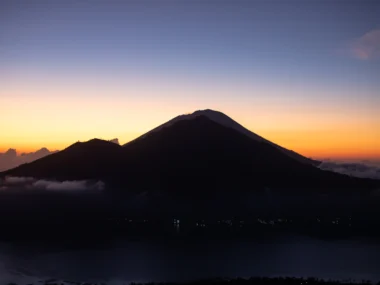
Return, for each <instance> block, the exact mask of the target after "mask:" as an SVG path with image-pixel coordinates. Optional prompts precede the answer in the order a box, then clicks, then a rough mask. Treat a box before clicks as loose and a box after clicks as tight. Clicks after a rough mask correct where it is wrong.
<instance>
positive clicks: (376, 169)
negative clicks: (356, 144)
mask: <svg viewBox="0 0 380 285" xmlns="http://www.w3.org/2000/svg"><path fill="white" fill-rule="evenodd" d="M319 168H320V169H322V170H329V171H334V172H337V173H341V174H346V175H350V176H354V177H360V178H372V179H380V166H376V165H374V164H370V163H361V162H335V161H323V162H322V163H321V164H320V165H319Z"/></svg>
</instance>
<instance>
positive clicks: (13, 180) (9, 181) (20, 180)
mask: <svg viewBox="0 0 380 285" xmlns="http://www.w3.org/2000/svg"><path fill="white" fill-rule="evenodd" d="M33 181H34V178H32V177H16V176H7V177H5V179H4V184H5V185H15V184H28V183H31V182H33Z"/></svg>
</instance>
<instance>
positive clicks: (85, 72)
mask: <svg viewBox="0 0 380 285" xmlns="http://www.w3.org/2000/svg"><path fill="white" fill-rule="evenodd" d="M379 15H380V2H379V1H365V0H361V1H359V0H357V1H350V0H347V1H340V0H337V1H312V0H311V1H283V0H278V1H270V0H269V1H239V0H234V1H217V0H210V1H207V0H205V1H195V0H194V1H184V0H176V1H164V0H150V1H145V0H141V1H132V0H128V1H114V0H107V1H106V0H103V1H98V0H91V1H89V0H83V1H71V0H67V1H42V0H41V1H39V0H31V1H19V0H0V152H5V151H6V150H7V149H8V148H16V149H17V151H18V152H29V151H36V150H37V149H40V148H41V147H47V148H49V149H63V148H65V147H67V146H69V145H70V144H72V143H74V142H76V141H78V140H79V141H85V140H89V139H91V138H94V137H97V138H103V139H107V140H109V139H113V138H119V141H120V142H121V143H126V142H128V141H130V140H132V139H134V138H136V137H137V136H139V135H142V134H143V133H145V132H147V131H149V130H150V129H152V128H154V127H156V126H157V125H160V124H162V123H164V122H166V121H168V120H169V119H171V118H173V117H175V116H177V115H180V114H185V113H191V112H193V111H195V110H199V109H214V110H218V111H221V112H223V113H225V114H227V115H228V116H230V117H231V118H233V119H234V120H236V121H238V122H239V123H240V124H242V125H244V126H245V127H246V128H248V129H250V130H251V131H253V132H255V133H257V134H259V135H261V136H263V137H265V138H267V139H269V140H271V141H273V142H275V143H277V144H280V145H282V146H284V147H286V148H289V149H292V150H294V151H297V152H299V153H301V154H303V155H305V156H308V157H314V158H344V159H351V158H358V159H368V160H372V159H374V160H375V159H377V160H379V159H380V17H379Z"/></svg>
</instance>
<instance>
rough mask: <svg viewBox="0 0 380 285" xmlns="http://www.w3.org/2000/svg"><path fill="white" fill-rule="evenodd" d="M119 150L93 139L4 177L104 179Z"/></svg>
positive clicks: (109, 144)
mask: <svg viewBox="0 0 380 285" xmlns="http://www.w3.org/2000/svg"><path fill="white" fill-rule="evenodd" d="M121 153H122V147H121V146H119V145H117V144H115V143H112V142H108V141H103V140H99V139H93V140H90V141H88V142H83V143H82V142H77V143H75V144H73V145H71V146H69V147H68V148H66V149H64V150H62V151H60V152H57V153H55V154H51V155H49V156H46V157H43V158H41V159H38V160H36V161H33V162H31V163H26V164H23V165H20V166H19V167H16V168H14V169H11V170H8V171H5V172H4V174H5V175H12V176H29V177H34V178H49V179H57V180H80V179H100V178H101V179H106V178H107V177H108V176H109V175H110V171H114V169H115V166H116V164H117V162H118V158H119V157H120V154H121Z"/></svg>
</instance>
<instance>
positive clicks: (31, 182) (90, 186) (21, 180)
mask: <svg viewBox="0 0 380 285" xmlns="http://www.w3.org/2000/svg"><path fill="white" fill-rule="evenodd" d="M12 187H18V188H20V187H22V188H28V189H40V190H49V191H83V190H100V191H101V190H104V188H105V184H104V183H103V182H102V181H97V182H94V181H88V180H71V181H69V180H66V181H54V180H46V179H40V180H38V179H35V178H32V177H15V176H7V177H5V179H4V180H3V181H1V180H0V189H2V190H4V189H12Z"/></svg>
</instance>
